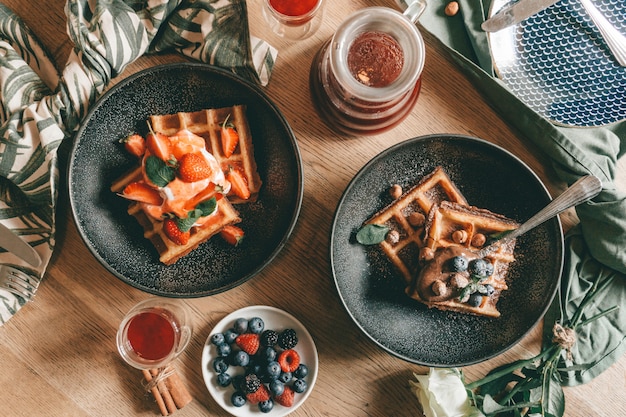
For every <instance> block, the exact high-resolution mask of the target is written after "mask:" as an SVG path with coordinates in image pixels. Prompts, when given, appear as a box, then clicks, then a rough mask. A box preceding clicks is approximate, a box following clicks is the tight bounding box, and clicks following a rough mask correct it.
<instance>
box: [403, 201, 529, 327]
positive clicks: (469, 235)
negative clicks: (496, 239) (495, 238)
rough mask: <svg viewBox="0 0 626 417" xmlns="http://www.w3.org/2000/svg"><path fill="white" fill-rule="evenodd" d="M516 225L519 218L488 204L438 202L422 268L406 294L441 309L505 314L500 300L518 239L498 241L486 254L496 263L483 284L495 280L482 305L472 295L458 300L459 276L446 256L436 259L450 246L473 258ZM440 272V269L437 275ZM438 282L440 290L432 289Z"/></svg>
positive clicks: (430, 220) (430, 221) (428, 228)
mask: <svg viewBox="0 0 626 417" xmlns="http://www.w3.org/2000/svg"><path fill="white" fill-rule="evenodd" d="M517 227H519V224H518V223H517V222H515V221H513V220H511V219H508V218H506V217H505V216H502V215H500V214H496V213H493V212H491V211H489V210H486V209H481V208H477V207H472V206H468V205H462V204H458V203H452V202H449V201H443V202H441V203H439V204H437V205H435V206H433V208H432V209H431V211H430V213H429V216H428V221H427V225H426V233H425V238H424V244H423V248H422V250H421V253H420V262H421V266H420V268H421V270H420V273H419V274H417V275H416V276H415V279H414V281H413V283H412V285H411V286H410V287H409V288H408V289H407V293H408V294H409V296H410V297H411V298H414V299H416V300H418V301H420V302H422V303H424V304H426V305H428V306H429V307H436V308H439V309H441V310H453V311H459V312H463V313H469V314H476V315H481V316H488V317H498V316H500V312H499V311H498V310H497V308H496V304H497V302H498V299H499V297H500V294H501V293H502V291H505V290H506V289H508V286H507V283H506V279H505V277H506V275H507V272H508V269H509V265H510V263H511V262H513V261H514V260H515V258H514V254H513V251H514V249H515V240H514V239H513V240H511V241H508V242H506V243H503V244H502V245H500V246H498V247H497V248H496V249H495V250H494V251H492V252H491V253H490V254H489V255H487V256H486V257H485V259H486V260H488V261H490V262H491V264H492V265H493V273H492V274H491V276H489V277H488V278H486V279H484V280H481V284H482V285H487V284H488V285H490V286H491V288H492V289H493V292H492V293H491V294H489V295H486V294H482V298H478V300H480V304H479V305H476V306H472V305H471V304H470V303H468V302H467V300H460V299H459V295H460V294H461V289H460V288H458V286H457V284H456V283H458V281H456V279H458V277H453V275H454V274H453V273H452V272H450V270H449V269H447V267H446V266H445V263H444V261H447V260H446V259H444V258H441V257H440V258H439V259H437V254H442V253H444V251H443V250H444V249H445V248H456V250H455V249H451V250H449V252H450V253H452V252H453V251H455V253H457V254H458V253H463V254H464V255H467V257H468V259H471V258H472V257H476V253H477V252H478V251H479V250H480V249H481V248H482V247H483V246H484V245H485V244H486V243H488V240H489V239H488V237H489V236H490V235H492V234H495V233H500V232H505V231H508V230H513V229H515V228H517ZM440 256H444V255H440ZM433 257H434V258H433ZM429 265H430V266H431V267H430V268H429ZM438 273H441V274H440V275H437V274H438ZM467 276H469V274H467ZM435 281H437V282H435ZM444 284H445V285H444ZM433 285H439V290H438V291H435V290H433ZM435 293H439V294H442V293H445V294H446V296H445V297H439V298H441V299H437V298H438V297H437V296H436V294H435Z"/></svg>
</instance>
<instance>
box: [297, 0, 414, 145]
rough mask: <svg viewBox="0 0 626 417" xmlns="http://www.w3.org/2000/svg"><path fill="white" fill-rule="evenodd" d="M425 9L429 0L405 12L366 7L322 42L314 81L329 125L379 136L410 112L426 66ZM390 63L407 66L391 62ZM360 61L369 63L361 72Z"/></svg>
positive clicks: (314, 90)
mask: <svg viewBox="0 0 626 417" xmlns="http://www.w3.org/2000/svg"><path fill="white" fill-rule="evenodd" d="M424 8H425V2H422V1H418V2H416V3H414V6H413V7H410V8H409V9H407V10H406V11H405V12H404V14H402V13H400V12H397V11H395V10H393V9H390V8H387V7H367V8H365V9H361V10H359V11H357V12H355V13H354V14H352V15H350V16H349V17H348V18H347V19H346V20H345V21H344V22H343V23H342V24H341V25H340V27H339V28H338V29H337V31H336V32H335V34H334V35H333V37H332V38H331V39H330V40H328V41H327V42H326V43H325V44H324V45H323V46H322V48H321V49H320V50H319V52H318V53H317V55H316V56H315V58H314V60H313V64H312V66H311V72H310V78H309V82H310V90H311V96H312V99H313V102H314V104H315V106H316V109H317V111H318V113H319V114H320V116H321V117H322V118H323V119H324V120H325V121H326V123H328V124H329V125H330V126H331V127H334V128H336V129H337V130H339V131H341V132H343V133H347V134H352V135H373V134H377V133H381V132H384V131H386V130H389V129H391V128H393V127H394V126H396V125H397V124H398V123H400V122H401V121H402V120H404V119H405V118H406V117H407V116H408V115H409V113H410V112H411V110H412V109H413V107H414V105H415V103H416V101H417V97H418V96H419V91H420V87H421V74H422V69H423V67H424V58H425V47H424V40H423V38H422V36H421V34H420V32H419V30H418V29H417V26H416V25H415V23H416V22H417V20H418V19H419V16H420V15H421V14H422V12H423V11H424ZM390 42H391V43H392V44H390ZM383 57H384V59H383ZM361 60H363V62H361ZM365 60H368V61H370V62H365ZM389 61H397V62H396V63H398V64H399V66H400V68H401V69H399V70H397V66H398V65H396V66H394V65H386V64H388V63H389ZM359 64H364V65H362V69H360V70H359V69H358V68H360V67H359ZM372 64H374V66H376V68H371V67H372ZM377 64H380V65H377Z"/></svg>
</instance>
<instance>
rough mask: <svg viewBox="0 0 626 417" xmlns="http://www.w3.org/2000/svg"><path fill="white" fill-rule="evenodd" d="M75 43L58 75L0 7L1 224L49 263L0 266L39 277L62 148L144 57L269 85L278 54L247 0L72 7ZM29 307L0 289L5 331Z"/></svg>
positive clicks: (75, 3)
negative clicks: (212, 68) (255, 31)
mask: <svg viewBox="0 0 626 417" xmlns="http://www.w3.org/2000/svg"><path fill="white" fill-rule="evenodd" d="M65 13H66V15H67V33H68V35H69V37H70V39H71V40H72V42H73V43H74V49H73V51H72V53H71V55H70V57H69V58H68V61H67V63H66V65H65V67H64V69H63V72H62V74H59V73H58V71H57V70H56V67H55V65H54V63H53V62H52V60H51V58H50V56H49V55H48V54H47V53H46V50H45V47H44V44H43V43H42V42H40V41H39V40H38V39H37V38H36V37H35V36H34V34H33V32H32V31H31V30H29V28H28V27H26V25H25V24H24V22H23V21H22V20H21V19H20V18H19V16H17V15H16V14H14V13H13V12H12V11H11V10H10V9H9V8H7V7H6V6H5V5H3V4H0V88H1V91H2V93H1V95H0V104H1V106H2V107H1V110H0V111H1V113H0V138H1V139H0V222H2V223H3V224H4V225H6V226H8V227H9V228H10V229H12V230H13V232H14V233H16V234H17V235H19V236H21V237H22V238H23V239H24V240H25V241H27V242H28V243H29V244H30V245H31V246H33V247H34V248H35V249H36V250H37V252H38V253H39V254H40V255H41V258H42V260H43V262H42V265H41V266H40V267H39V268H33V267H31V266H29V265H27V264H26V263H25V262H24V261H21V260H20V259H18V258H17V257H15V256H14V255H12V254H10V253H8V252H6V251H4V250H2V251H1V252H0V264H2V265H11V266H15V267H16V268H19V269H21V270H23V271H24V272H26V273H28V274H30V275H32V276H34V277H37V278H39V279H40V278H41V277H43V275H44V271H45V269H46V267H47V265H48V262H49V260H50V257H51V255H52V250H53V249H54V243H55V242H54V235H55V207H56V199H57V189H58V186H59V184H58V182H59V181H58V180H59V175H58V160H57V150H58V148H59V145H60V144H61V143H62V142H64V141H71V140H72V139H73V138H74V134H75V132H76V130H77V128H78V126H79V124H80V122H81V121H82V119H83V118H84V117H85V116H86V114H87V112H88V111H89V109H90V108H91V106H92V105H93V104H94V103H95V102H96V100H97V99H98V98H99V97H100V95H101V94H102V93H103V92H104V90H105V89H106V87H107V86H108V85H109V83H110V81H111V79H113V78H115V77H117V76H118V75H120V74H121V73H122V72H123V71H124V68H125V67H126V66H127V65H128V64H130V63H131V62H133V61H135V60H136V59H137V58H139V57H140V56H142V55H144V54H150V53H159V52H165V51H177V52H179V53H181V54H183V55H185V56H187V57H189V58H192V59H194V60H198V61H202V62H205V63H207V64H212V65H216V66H220V67H223V68H226V69H230V70H231V71H232V72H234V73H236V74H239V75H240V76H242V77H244V78H246V79H248V80H250V81H252V82H255V83H259V84H262V85H264V84H266V83H267V82H268V80H269V76H270V73H271V70H272V66H273V63H274V61H275V59H276V55H277V52H276V49H274V48H272V47H271V46H270V45H268V44H267V43H265V42H264V41H262V40H260V39H256V38H253V37H251V36H250V33H249V29H248V27H249V26H248V17H247V9H246V2H245V0H222V1H219V2H216V1H214V0H170V1H167V0H153V1H150V2H146V1H128V0H127V1H122V0H95V1H94V0H90V1H87V0H68V1H67V3H66V5H65ZM25 302H26V301H25V300H24V299H22V298H21V297H17V296H15V295H13V294H11V293H9V292H8V291H5V290H2V289H0V325H2V324H3V323H5V322H6V321H7V320H8V319H9V318H11V317H12V316H13V315H14V314H15V313H16V312H17V311H18V310H19V309H20V308H21V307H22V306H23V305H24V304H25Z"/></svg>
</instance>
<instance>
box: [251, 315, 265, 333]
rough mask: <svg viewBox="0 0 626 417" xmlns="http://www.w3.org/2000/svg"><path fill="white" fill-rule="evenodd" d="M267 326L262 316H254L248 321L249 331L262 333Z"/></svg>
mask: <svg viewBox="0 0 626 417" xmlns="http://www.w3.org/2000/svg"><path fill="white" fill-rule="evenodd" d="M264 328H265V322H264V321H263V319H262V318H260V317H252V318H251V319H250V321H249V322H248V331H249V332H250V333H254V334H261V332H262V331H263V329H264Z"/></svg>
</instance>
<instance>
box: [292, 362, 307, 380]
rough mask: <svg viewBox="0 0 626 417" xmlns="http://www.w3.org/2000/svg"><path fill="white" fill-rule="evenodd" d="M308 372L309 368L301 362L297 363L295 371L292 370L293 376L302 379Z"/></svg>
mask: <svg viewBox="0 0 626 417" xmlns="http://www.w3.org/2000/svg"><path fill="white" fill-rule="evenodd" d="M308 374H309V368H308V367H307V366H306V365H305V364H303V363H301V364H300V365H298V368H297V369H296V370H295V371H293V376H295V377H296V378H298V379H302V378H304V377H305V376H307V375H308Z"/></svg>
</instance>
